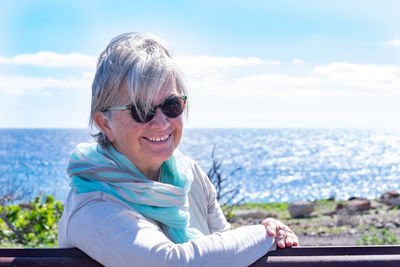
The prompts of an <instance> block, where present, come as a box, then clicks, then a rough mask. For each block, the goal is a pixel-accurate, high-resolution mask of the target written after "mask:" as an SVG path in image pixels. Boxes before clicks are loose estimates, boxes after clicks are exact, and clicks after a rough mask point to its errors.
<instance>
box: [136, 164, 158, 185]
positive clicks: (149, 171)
mask: <svg viewBox="0 0 400 267" xmlns="http://www.w3.org/2000/svg"><path fill="white" fill-rule="evenodd" d="M136 168H138V170H139V171H140V172H141V173H143V175H144V176H146V178H147V179H149V180H153V181H156V182H157V181H158V177H160V172H161V166H159V167H158V168H139V167H138V166H136Z"/></svg>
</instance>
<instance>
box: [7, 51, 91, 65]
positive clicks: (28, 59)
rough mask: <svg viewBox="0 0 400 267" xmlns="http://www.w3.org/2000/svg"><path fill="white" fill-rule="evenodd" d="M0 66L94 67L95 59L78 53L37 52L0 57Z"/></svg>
mask: <svg viewBox="0 0 400 267" xmlns="http://www.w3.org/2000/svg"><path fill="white" fill-rule="evenodd" d="M0 64H10V65H33V66H40V67H95V64H96V57H93V56H87V55H83V54H78V53H69V54H56V53H54V52H38V53H36V54H21V55H17V56H14V57H11V58H7V57H0Z"/></svg>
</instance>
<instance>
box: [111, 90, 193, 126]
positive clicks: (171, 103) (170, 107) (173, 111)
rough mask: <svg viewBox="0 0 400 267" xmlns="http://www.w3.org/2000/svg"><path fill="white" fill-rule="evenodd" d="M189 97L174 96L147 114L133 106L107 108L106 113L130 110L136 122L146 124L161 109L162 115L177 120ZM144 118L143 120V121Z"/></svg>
mask: <svg viewBox="0 0 400 267" xmlns="http://www.w3.org/2000/svg"><path fill="white" fill-rule="evenodd" d="M186 100H187V96H174V97H171V98H168V99H166V100H165V101H164V102H162V103H161V104H159V105H157V106H154V107H153V108H152V110H151V111H150V112H147V113H146V112H145V111H144V110H143V109H141V108H136V107H135V106H134V105H133V104H130V105H126V106H120V107H111V108H107V109H105V110H104V111H111V110H125V109H128V110H129V111H130V113H131V116H132V119H133V120H134V121H136V122H141V123H146V122H149V121H151V120H152V119H153V118H154V116H155V115H156V112H157V109H158V108H161V111H162V113H164V115H165V116H167V117H168V118H176V117H178V116H179V115H181V114H182V113H183V109H184V108H185V104H186ZM141 118H143V119H141Z"/></svg>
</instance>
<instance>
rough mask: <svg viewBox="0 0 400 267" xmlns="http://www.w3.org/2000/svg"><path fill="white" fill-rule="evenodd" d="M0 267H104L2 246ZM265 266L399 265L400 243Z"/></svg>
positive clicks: (79, 256) (287, 258)
mask: <svg viewBox="0 0 400 267" xmlns="http://www.w3.org/2000/svg"><path fill="white" fill-rule="evenodd" d="M0 266H66V267H68V266H71V267H79V266H85V267H86V266H88V267H90V266H101V264H99V263H98V262H96V261H94V260H93V259H91V258H90V257H89V256H87V255H86V254H85V253H83V252H82V251H80V250H79V249H76V248H70V249H60V248H0ZM252 266H253V267H262V266H266V267H268V266H272V267H273V266H279V267H282V266H296V267H297V266H307V267H308V266H311V267H312V266H335V267H346V266H388V267H390V266H397V267H398V266H400V246H364V247H361V246H360V247H297V248H286V249H278V250H276V251H271V252H269V253H268V254H267V255H265V256H264V257H262V258H260V259H259V260H258V261H256V262H255V263H254V264H253V265H252Z"/></svg>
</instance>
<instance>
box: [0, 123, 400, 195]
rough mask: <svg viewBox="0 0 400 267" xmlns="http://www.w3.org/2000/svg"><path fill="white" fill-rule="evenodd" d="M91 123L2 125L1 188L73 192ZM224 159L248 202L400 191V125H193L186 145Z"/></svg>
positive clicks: (195, 154)
mask: <svg viewBox="0 0 400 267" xmlns="http://www.w3.org/2000/svg"><path fill="white" fill-rule="evenodd" d="M91 140H92V139H91V137H90V135H89V133H88V130H83V129H0V193H2V194H4V192H8V191H10V190H17V191H18V190H19V191H27V192H31V193H32V194H27V197H28V195H36V194H38V193H44V194H54V195H56V197H57V198H58V199H61V200H63V199H65V197H66V194H67V192H68V190H69V179H68V176H67V175H66V172H65V169H66V166H67V162H68V160H69V157H70V154H71V152H72V151H73V149H74V147H75V146H76V145H77V144H78V143H80V142H87V141H91ZM213 146H215V156H216V158H217V159H221V160H223V163H222V171H223V172H224V174H229V173H230V172H232V171H233V170H235V169H237V168H240V169H239V170H238V171H237V172H235V173H234V175H233V176H232V177H229V183H228V185H227V186H228V187H229V186H230V187H232V188H233V187H235V186H237V185H240V186H241V193H240V196H239V198H244V199H245V201H247V202H261V201H262V202H282V201H292V200H297V199H309V200H314V199H322V198H328V197H331V196H334V197H336V199H348V198H349V197H351V196H358V197H367V198H375V197H378V196H379V195H380V194H381V193H383V192H385V191H387V190H397V191H400V132H395V131H384V130H355V129H185V131H184V136H183V138H182V142H181V144H180V146H179V149H180V150H181V151H182V152H183V153H184V154H186V155H188V156H190V157H192V158H193V159H194V160H196V161H197V162H198V163H199V165H200V166H201V167H202V168H203V170H204V171H206V172H207V170H208V169H209V168H210V166H211V151H212V149H213Z"/></svg>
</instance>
